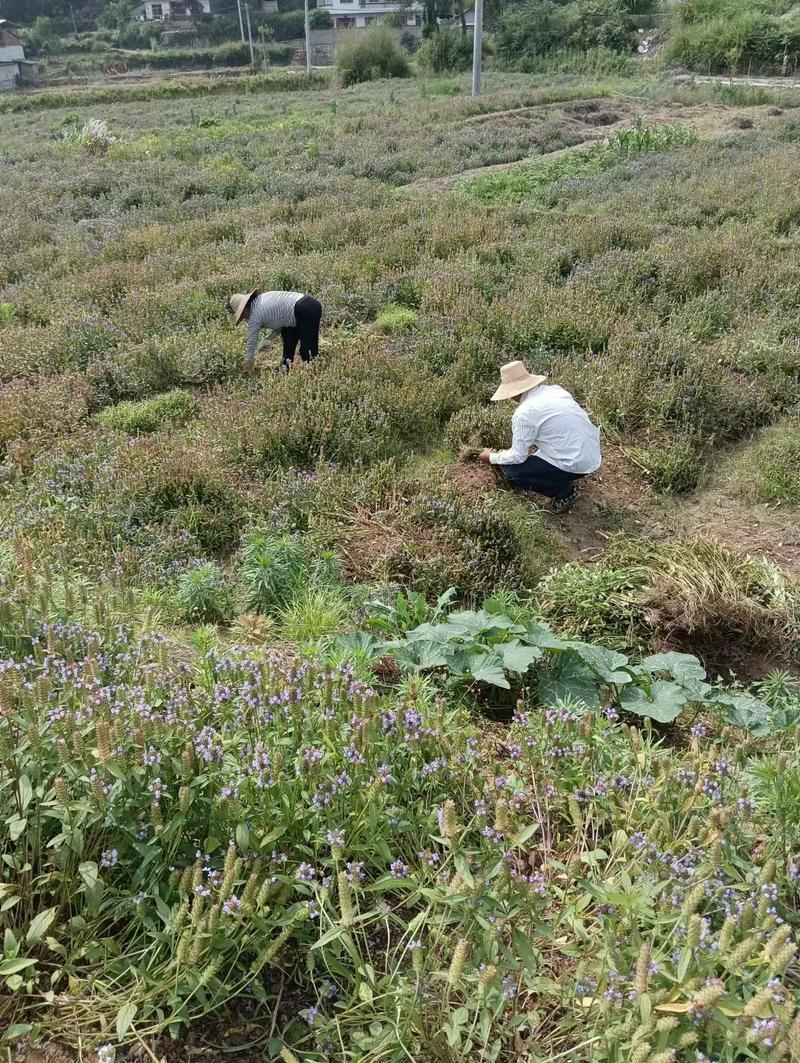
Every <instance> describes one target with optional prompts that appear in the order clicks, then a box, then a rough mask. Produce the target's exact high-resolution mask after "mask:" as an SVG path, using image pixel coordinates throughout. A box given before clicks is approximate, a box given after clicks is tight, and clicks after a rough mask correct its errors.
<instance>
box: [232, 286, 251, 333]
mask: <svg viewBox="0 0 800 1063" xmlns="http://www.w3.org/2000/svg"><path fill="white" fill-rule="evenodd" d="M257 291H258V289H257V288H254V289H253V291H252V292H247V294H246V295H242V293H241V292H236V293H235V294H234V295H232V296H231V297H230V299H229V300H228V304H229V306H230V308H231V310H232V311H233V320H234V323H235V324H237V325H238V324H239V322H240V321H241V320H242V314H243V313H244V312H245V310H246V309H247V307H248V305H249V303H250V300H251V299H252V298H253V296H254V295H255V294H256V292H257Z"/></svg>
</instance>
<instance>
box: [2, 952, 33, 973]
mask: <svg viewBox="0 0 800 1063" xmlns="http://www.w3.org/2000/svg"><path fill="white" fill-rule="evenodd" d="M35 963H36V960H31V959H28V958H26V957H25V956H16V957H14V958H13V959H10V960H3V962H2V963H0V978H4V977H5V976H6V975H7V974H16V973H17V971H24V970H25V968H26V967H33V965H34V964H35Z"/></svg>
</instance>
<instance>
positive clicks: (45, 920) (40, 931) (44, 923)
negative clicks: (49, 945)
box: [25, 908, 58, 945]
mask: <svg viewBox="0 0 800 1063" xmlns="http://www.w3.org/2000/svg"><path fill="white" fill-rule="evenodd" d="M57 911H58V908H48V909H47V910H46V911H44V912H39V914H38V915H37V916H36V917H35V918H34V919H32V920H31V925H30V926H29V927H28V933H27V934H26V935H25V941H26V943H27V944H28V945H38V944H39V942H40V941H41V940H42V938H43V937H44V935H45V934H46V933H47V931H48V930H49V929H50V926H51V924H52V922H53V920H54V919H55V917H56V912H57Z"/></svg>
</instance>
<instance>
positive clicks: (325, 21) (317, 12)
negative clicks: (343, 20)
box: [308, 7, 333, 30]
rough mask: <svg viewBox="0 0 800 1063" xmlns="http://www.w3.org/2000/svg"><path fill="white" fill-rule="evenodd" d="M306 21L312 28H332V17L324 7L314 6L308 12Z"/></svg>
mask: <svg viewBox="0 0 800 1063" xmlns="http://www.w3.org/2000/svg"><path fill="white" fill-rule="evenodd" d="M308 21H309V24H310V26H311V28H312V29H315V30H329V29H332V28H333V17H332V15H331V13H330V11H326V10H325V8H324V7H315V8H314V9H313V10H312V11H310V12H309V16H308Z"/></svg>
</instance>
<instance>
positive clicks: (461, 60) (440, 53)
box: [417, 26, 472, 74]
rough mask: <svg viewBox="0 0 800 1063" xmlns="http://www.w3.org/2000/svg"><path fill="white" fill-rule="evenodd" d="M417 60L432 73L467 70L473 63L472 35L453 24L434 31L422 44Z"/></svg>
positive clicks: (421, 66) (421, 67) (423, 68)
mask: <svg viewBox="0 0 800 1063" xmlns="http://www.w3.org/2000/svg"><path fill="white" fill-rule="evenodd" d="M417 62H418V63H419V66H420V69H422V70H425V71H428V72H429V73H432V74H446V73H450V72H451V71H458V70H467V69H468V68H469V67H470V65H471V64H472V36H471V34H467V33H462V32H461V30H460V29H458V28H455V27H452V26H448V27H447V28H445V29H442V30H439V32H438V33H432V34H431V36H430V37H428V39H427V40H425V41H423V42H422V44H421V45H420V47H419V49H418V51H417Z"/></svg>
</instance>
